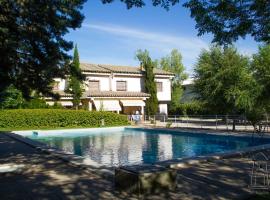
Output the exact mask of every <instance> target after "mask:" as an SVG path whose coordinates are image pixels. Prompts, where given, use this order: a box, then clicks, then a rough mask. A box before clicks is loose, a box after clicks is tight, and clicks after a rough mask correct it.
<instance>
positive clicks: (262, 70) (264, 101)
mask: <svg viewBox="0 0 270 200" xmlns="http://www.w3.org/2000/svg"><path fill="white" fill-rule="evenodd" d="M252 70H253V71H254V77H255V79H256V81H257V82H258V84H259V85H260V86H261V87H262V90H261V94H260V95H259V98H258V104H261V105H262V106H264V107H265V109H266V110H269V107H270V45H264V46H261V47H259V52H258V53H257V54H255V55H253V61H252Z"/></svg>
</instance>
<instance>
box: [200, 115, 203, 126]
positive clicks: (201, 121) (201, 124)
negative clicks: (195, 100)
mask: <svg viewBox="0 0 270 200" xmlns="http://www.w3.org/2000/svg"><path fill="white" fill-rule="evenodd" d="M200 122H201V123H200V124H201V128H203V124H202V115H200Z"/></svg>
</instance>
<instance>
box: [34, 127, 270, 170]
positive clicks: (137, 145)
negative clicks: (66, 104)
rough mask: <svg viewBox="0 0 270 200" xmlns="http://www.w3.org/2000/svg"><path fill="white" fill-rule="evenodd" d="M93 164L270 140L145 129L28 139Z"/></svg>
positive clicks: (160, 157)
mask: <svg viewBox="0 0 270 200" xmlns="http://www.w3.org/2000/svg"><path fill="white" fill-rule="evenodd" d="M29 137H30V138H32V139H35V140H38V141H40V142H44V143H47V144H48V145H50V146H53V147H57V148H60V149H62V150H64V151H66V152H70V153H74V154H76V155H80V156H83V157H85V158H87V159H88V160H91V162H92V163H95V164H98V165H106V166H122V165H132V164H142V163H155V162H158V161H164V160H170V159H175V158H184V157H192V156H199V155H206V154H212V153H218V152H228V151H232V150H239V149H242V148H245V147H250V146H256V145H261V144H267V143H270V139H265V138H263V139H258V138H256V139H254V138H253V139H252V138H251V137H235V136H218V135H210V134H192V133H182V132H168V131H167V132H166V131H157V130H156V131H155V130H145V129H132V128H126V129H104V130H99V131H87V132H85V131H84V132H80V131H77V132H76V131H74V132H67V133H61V132H56V133H54V134H46V133H44V134H39V135H38V136H34V135H32V136H29Z"/></svg>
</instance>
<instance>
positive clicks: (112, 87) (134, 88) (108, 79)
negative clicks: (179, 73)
mask: <svg viewBox="0 0 270 200" xmlns="http://www.w3.org/2000/svg"><path fill="white" fill-rule="evenodd" d="M90 80H96V81H99V87H100V91H117V90H116V83H117V81H126V82H127V91H128V92H144V91H145V88H144V78H143V76H141V75H136V74H135V75H130V74H126V75H125V74H120V75H119V74H99V73H96V74H94V73H93V74H86V81H85V88H84V89H85V91H89V81H90ZM55 81H58V82H59V90H60V91H64V90H65V87H66V83H67V81H66V80H64V79H60V78H56V79H55ZM155 81H156V82H162V91H161V92H157V98H158V101H159V110H160V113H163V114H167V113H168V111H167V103H168V101H171V77H170V76H156V77H155ZM64 103H65V102H63V104H64ZM83 104H84V105H87V104H88V101H87V102H83ZM90 104H91V103H90ZM90 104H89V105H88V106H90V107H91V105H90ZM90 107H89V109H91V108H90ZM133 110H134V109H133ZM126 111H127V110H126ZM130 112H131V111H130Z"/></svg>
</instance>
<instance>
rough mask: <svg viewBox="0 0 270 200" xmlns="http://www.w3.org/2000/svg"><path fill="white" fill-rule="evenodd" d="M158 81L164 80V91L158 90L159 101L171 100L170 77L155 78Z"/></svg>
mask: <svg viewBox="0 0 270 200" xmlns="http://www.w3.org/2000/svg"><path fill="white" fill-rule="evenodd" d="M155 81H156V82H162V92H157V98H158V100H159V101H170V100H171V81H170V79H169V78H167V79H164V78H162V79H161V78H155Z"/></svg>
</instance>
